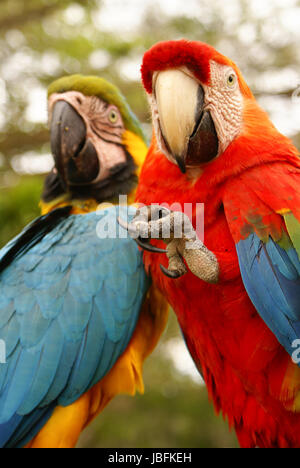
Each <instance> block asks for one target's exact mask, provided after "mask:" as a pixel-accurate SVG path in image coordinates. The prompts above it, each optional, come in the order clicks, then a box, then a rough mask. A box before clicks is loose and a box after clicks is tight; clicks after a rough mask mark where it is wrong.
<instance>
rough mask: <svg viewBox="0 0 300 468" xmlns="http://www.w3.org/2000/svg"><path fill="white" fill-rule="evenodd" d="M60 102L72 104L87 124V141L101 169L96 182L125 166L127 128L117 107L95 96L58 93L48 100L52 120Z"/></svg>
mask: <svg viewBox="0 0 300 468" xmlns="http://www.w3.org/2000/svg"><path fill="white" fill-rule="evenodd" d="M59 101H64V102H67V103H68V104H70V105H71V106H72V107H73V108H74V109H75V110H76V111H77V112H78V114H79V115H80V117H81V118H82V119H83V121H84V122H85V125H86V129H87V134H86V139H87V141H88V140H90V141H91V142H92V143H93V145H94V148H95V149H96V151H97V154H98V158H99V162H100V167H101V170H100V173H99V175H98V177H97V179H95V180H94V181H93V183H97V182H100V181H101V180H104V179H106V178H108V177H109V175H110V171H111V170H112V169H113V168H114V167H116V166H118V165H121V164H124V163H126V153H125V151H124V149H123V141H122V137H123V134H124V131H125V126H124V123H123V119H122V116H121V114H120V111H119V109H118V108H117V107H116V106H114V105H110V104H107V103H106V102H104V101H102V100H101V99H100V98H98V97H96V96H85V95H83V94H82V93H80V92H78V91H68V92H66V93H61V94H59V93H56V94H53V95H52V96H50V98H49V102H48V108H49V111H48V112H49V120H51V116H52V111H53V108H54V105H55V104H56V103H57V102H59ZM78 185H79V184H78Z"/></svg>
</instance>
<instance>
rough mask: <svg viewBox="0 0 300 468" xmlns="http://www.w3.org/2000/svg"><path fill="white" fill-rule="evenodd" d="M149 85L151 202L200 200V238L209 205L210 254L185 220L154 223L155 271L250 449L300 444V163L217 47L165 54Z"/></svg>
mask: <svg viewBox="0 0 300 468" xmlns="http://www.w3.org/2000/svg"><path fill="white" fill-rule="evenodd" d="M142 79H143V84H144V87H145V89H146V91H147V93H148V95H149V101H150V105H151V109H152V115H153V127H154V134H153V140H152V144H151V147H150V150H149V152H148V156H147V158H146V162H145V164H144V167H143V169H142V173H141V176H140V182H139V186H138V191H137V202H139V203H141V204H144V205H147V206H148V205H152V204H157V205H161V204H162V203H167V204H169V205H172V204H174V203H177V204H178V203H179V204H180V205H181V206H182V211H183V206H184V204H185V203H192V204H193V206H194V211H193V217H192V225H193V226H194V227H195V226H196V215H197V213H196V205H197V203H204V204H205V219H204V227H205V231H204V233H205V239H204V244H203V243H202V242H201V241H200V239H199V238H198V237H197V235H196V233H195V231H194V232H193V227H192V225H191V226H190V234H191V235H189V236H186V237H185V238H184V239H183V240H182V239H181V240H180V239H174V232H173V231H171V233H170V235H169V236H167V235H166V234H164V235H163V234H162V232H161V230H162V227H163V226H164V222H166V223H167V221H168V222H169V223H170V222H171V229H172V226H173V225H174V220H175V221H176V213H172V212H170V211H168V210H165V211H164V212H163V211H161V212H160V216H158V218H159V219H158V221H156V222H155V221H150V224H148V227H149V228H150V226H151V228H155V223H156V228H157V229H156V230H157V232H158V233H159V235H158V236H157V237H159V238H160V239H164V241H165V242H166V243H167V256H166V255H164V253H163V251H161V253H155V252H151V250H152V248H151V244H150V245H149V243H145V242H144V246H145V247H146V251H145V253H144V263H145V266H146V269H147V270H149V272H150V273H151V276H152V279H153V282H154V284H156V285H157V286H158V287H159V289H160V290H161V292H162V293H163V295H164V296H165V297H166V298H167V300H168V301H169V303H170V304H171V306H172V307H173V309H174V311H175V313H176V315H177V318H178V321H179V324H180V327H181V329H182V332H183V335H184V337H185V341H186V344H187V346H188V349H189V351H190V353H191V355H192V357H193V359H194V361H195V363H196V365H197V367H198V369H199V371H200V372H201V373H202V375H203V377H204V380H205V383H206V386H207V389H208V393H209V397H210V398H211V399H212V401H213V403H214V406H215V408H216V410H217V412H220V411H221V412H222V413H223V414H224V416H225V417H226V418H227V419H228V422H229V425H230V426H231V427H234V429H235V431H236V433H237V437H238V439H239V443H240V445H241V446H242V447H250V448H251V447H299V446H300V414H299V413H300V369H299V367H298V365H297V363H296V362H295V357H297V355H299V352H297V347H298V350H299V343H300V342H299V341H297V340H299V338H300V261H299V257H300V224H299V223H300V188H299V187H300V159H299V152H298V150H297V149H296V148H295V147H294V146H293V144H292V142H291V141H290V140H289V139H288V138H286V137H285V136H283V135H282V134H280V133H279V132H278V131H277V130H276V128H275V127H274V125H273V124H272V123H271V121H270V119H269V117H268V115H267V114H266V112H264V111H263V110H262V109H261V108H260V107H259V105H258V103H257V102H256V100H255V98H254V96H253V94H252V92H251V90H250V89H249V87H248V86H247V84H246V82H245V80H244V78H243V76H242V74H241V72H240V70H239V69H238V67H237V66H236V65H235V64H234V63H233V62H232V61H231V60H229V59H228V58H227V57H225V56H223V55H221V54H220V53H218V52H217V51H216V50H215V49H214V48H213V47H211V46H209V45H206V44H204V43H201V42H189V41H186V40H180V41H171V42H163V43H159V44H157V45H155V46H154V47H152V48H151V49H150V50H149V51H148V52H147V53H146V54H145V56H144V60H143V65H142ZM177 211H178V210H177ZM181 219H182V216H181ZM149 220H150V219H149V218H147V219H146V222H148V221H149ZM170 220H171V221H170ZM172 223H173V224H172ZM142 224H143V223H141V222H140V223H139V224H136V229H137V230H138V229H141V225H142ZM144 227H145V226H144ZM149 231H150V229H149ZM151 232H153V230H152V231H151ZM141 237H144V238H145V237H146V236H145V231H144V233H143V235H142V236H141ZM153 237H155V236H153ZM190 242H192V243H193V244H194V247H193V246H192V248H191V249H189V247H188V246H187V244H188V243H190ZM155 243H156V250H157V247H159V246H160V247H162V246H163V243H162V241H161V240H159V241H156V242H155ZM140 244H141V245H143V242H142V243H141V242H140ZM167 257H168V258H169V267H168V268H166V267H167V265H168V258H167ZM292 357H293V358H294V360H293V359H292ZM296 361H297V359H296ZM297 362H299V361H297Z"/></svg>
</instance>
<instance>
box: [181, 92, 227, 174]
mask: <svg viewBox="0 0 300 468" xmlns="http://www.w3.org/2000/svg"><path fill="white" fill-rule="evenodd" d="M203 106H204V90H203V88H202V86H201V85H199V89H198V102H197V110H196V115H195V122H196V124H195V128H194V131H193V133H192V135H191V136H190V138H189V142H188V146H187V151H186V154H185V155H182V158H181V161H184V164H183V165H184V167H186V166H189V167H197V166H199V165H200V164H205V163H208V162H210V161H212V160H213V159H215V158H216V157H217V155H218V152H219V140H218V135H217V131H216V127H215V124H214V121H213V119H212V117H211V114H210V112H209V111H203ZM177 159H178V156H177ZM181 164H182V162H181ZM179 167H180V165H179Z"/></svg>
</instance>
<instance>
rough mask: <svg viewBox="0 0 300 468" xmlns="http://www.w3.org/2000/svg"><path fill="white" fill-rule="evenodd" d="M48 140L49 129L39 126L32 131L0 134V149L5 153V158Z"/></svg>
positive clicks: (34, 148) (35, 147) (24, 151)
mask: <svg viewBox="0 0 300 468" xmlns="http://www.w3.org/2000/svg"><path fill="white" fill-rule="evenodd" d="M48 142H49V130H47V129H46V128H39V129H37V130H36V131H34V132H32V133H25V132H22V131H17V132H16V131H14V132H12V133H6V134H5V135H3V136H2V135H1V138H0V151H1V153H3V155H5V158H10V157H12V156H15V155H17V154H22V153H26V151H34V150H36V149H38V148H40V147H41V146H43V145H44V144H45V143H48Z"/></svg>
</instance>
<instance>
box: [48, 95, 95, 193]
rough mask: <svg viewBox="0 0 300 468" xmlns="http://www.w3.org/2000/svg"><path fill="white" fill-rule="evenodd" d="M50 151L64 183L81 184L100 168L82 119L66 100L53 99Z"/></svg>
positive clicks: (92, 178)
mask: <svg viewBox="0 0 300 468" xmlns="http://www.w3.org/2000/svg"><path fill="white" fill-rule="evenodd" d="M50 132H51V150H52V154H53V156H54V160H55V165H56V168H57V170H58V173H59V174H60V176H61V177H62V179H63V181H64V182H65V183H67V184H71V185H72V184H74V185H77V184H85V183H88V182H91V181H92V180H94V179H95V178H96V177H97V175H98V173H99V170H100V167H99V164H100V163H99V160H98V156H97V152H96V150H95V148H94V146H93V144H92V142H91V141H90V140H88V139H87V130H86V125H85V122H84V120H83V119H82V118H81V117H80V115H79V114H78V112H77V111H76V110H75V109H74V108H73V107H72V106H71V105H70V104H68V103H67V102H66V101H63V100H62V101H57V102H56V103H55V104H54V106H53V109H52V112H51V121H50Z"/></svg>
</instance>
